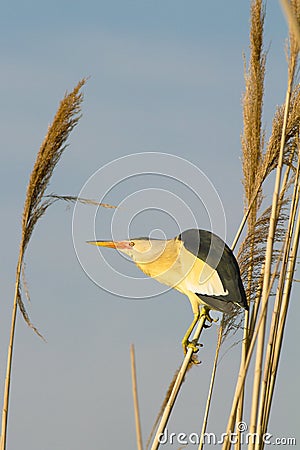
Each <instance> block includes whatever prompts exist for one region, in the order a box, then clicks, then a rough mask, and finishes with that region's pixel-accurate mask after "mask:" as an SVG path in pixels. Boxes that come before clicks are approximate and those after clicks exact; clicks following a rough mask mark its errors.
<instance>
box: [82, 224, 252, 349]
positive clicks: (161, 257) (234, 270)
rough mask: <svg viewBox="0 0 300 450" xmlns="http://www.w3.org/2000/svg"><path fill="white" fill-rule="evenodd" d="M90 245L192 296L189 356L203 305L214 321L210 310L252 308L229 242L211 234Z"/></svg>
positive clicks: (185, 342) (186, 233)
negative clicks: (108, 249) (110, 250)
mask: <svg viewBox="0 0 300 450" xmlns="http://www.w3.org/2000/svg"><path fill="white" fill-rule="evenodd" d="M88 243H90V244H94V245H97V246H101V247H111V248H116V249H118V250H120V251H121V252H124V253H126V254H127V255H128V256H130V258H132V259H133V261H134V262H135V264H136V265H137V266H138V267H139V268H140V269H141V270H142V271H143V272H144V273H145V274H146V275H148V276H150V277H152V278H154V279H155V280H157V281H159V282H160V283H163V284H165V285H167V286H170V287H172V288H174V289H176V290H177V291H179V292H181V293H183V294H185V295H187V296H188V298H189V300H190V302H191V305H192V310H193V313H194V320H193V321H192V323H191V325H190V326H189V328H188V330H187V332H186V334H185V336H184V338H183V340H182V346H183V350H184V352H185V353H186V349H187V347H188V346H189V345H191V346H192V347H193V344H191V343H190V342H189V337H190V335H191V333H192V331H193V329H194V327H195V325H196V323H197V322H198V320H199V318H200V310H199V307H200V306H201V305H202V306H203V310H202V311H201V314H203V313H204V314H205V315H206V318H207V319H208V320H209V321H210V322H211V321H212V319H211V317H210V315H209V310H210V309H212V310H216V311H221V312H226V313H228V312H230V311H231V310H232V309H233V304H236V305H239V306H241V307H243V308H245V309H248V304H247V300H246V295H245V290H244V287H243V283H242V280H241V275H240V270H239V266H238V263H237V261H236V259H235V257H234V255H233V253H232V251H231V250H230V248H229V247H228V246H227V245H226V244H225V242H224V241H223V240H222V239H221V238H219V237H218V236H217V235H215V234H214V233H211V232H210V231H206V230H196V229H192V230H187V231H184V232H183V233H181V234H179V235H178V236H176V237H175V238H173V239H168V240H161V239H150V238H147V237H145V238H144V237H142V238H135V239H130V240H125V241H88ZM193 348H194V347H193ZM194 350H195V351H196V348H194Z"/></svg>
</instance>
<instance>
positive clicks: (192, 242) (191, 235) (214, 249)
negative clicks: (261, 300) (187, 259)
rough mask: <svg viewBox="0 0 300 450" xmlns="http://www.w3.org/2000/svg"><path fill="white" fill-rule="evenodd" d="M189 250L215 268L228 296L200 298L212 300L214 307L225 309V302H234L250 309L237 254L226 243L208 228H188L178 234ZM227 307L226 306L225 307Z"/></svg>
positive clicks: (207, 300) (202, 296)
mask: <svg viewBox="0 0 300 450" xmlns="http://www.w3.org/2000/svg"><path fill="white" fill-rule="evenodd" d="M178 239H179V240H181V241H182V242H183V245H184V247H185V249H186V250H187V251H189V252H190V253H192V254H193V255H194V256H196V257H197V258H199V259H200V260H201V261H204V262H205V263H206V264H208V265H209V266H210V267H212V268H213V269H215V270H216V271H217V273H218V275H219V277H220V279H221V282H222V284H223V287H224V290H226V291H228V295H226V296H222V297H221V296H214V295H209V296H208V295H201V294H199V293H198V294H197V295H198V296H199V297H200V299H203V300H204V301H206V302H207V303H209V301H210V302H211V306H212V307H213V308H214V309H219V310H221V311H222V310H223V308H222V304H223V305H224V306H225V304H224V302H226V303H228V302H232V303H235V304H238V305H240V306H242V307H244V308H245V309H248V304H247V299H246V294H245V290H244V286H243V283H242V280H241V275H240V269H239V266H238V263H237V261H236V259H235V256H234V254H233V252H232V251H231V249H230V248H229V247H228V245H226V243H225V242H224V241H223V240H222V239H221V238H220V237H219V236H217V235H216V234H214V233H211V232H210V231H207V230H197V229H191V230H186V231H184V232H183V233H181V234H180V235H179V236H178ZM224 309H225V308H224Z"/></svg>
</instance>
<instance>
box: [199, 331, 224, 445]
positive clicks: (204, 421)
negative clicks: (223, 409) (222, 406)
mask: <svg viewBox="0 0 300 450" xmlns="http://www.w3.org/2000/svg"><path fill="white" fill-rule="evenodd" d="M222 332H223V327H222V324H221V325H220V328H219V333H218V341H217V347H216V354H215V359H214V365H213V370H212V374H211V379H210V385H209V391H208V396H207V400H206V407H205V413H204V418H203V423H202V430H201V436H200V443H199V447H198V450H202V449H203V445H204V433H205V432H206V427H207V421H208V414H209V409H210V404H211V399H212V392H213V387H214V383H215V377H216V372H217V365H218V360H219V352H220V347H221V341H222Z"/></svg>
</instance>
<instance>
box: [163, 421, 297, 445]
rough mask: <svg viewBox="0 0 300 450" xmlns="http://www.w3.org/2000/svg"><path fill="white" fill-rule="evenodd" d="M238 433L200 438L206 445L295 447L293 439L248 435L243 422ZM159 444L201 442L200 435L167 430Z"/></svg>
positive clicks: (256, 434)
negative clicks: (229, 444) (238, 444)
mask: <svg viewBox="0 0 300 450" xmlns="http://www.w3.org/2000/svg"><path fill="white" fill-rule="evenodd" d="M237 427H238V430H239V431H240V433H239V435H238V433H230V434H229V435H227V433H221V434H220V435H217V434H216V433H204V434H203V436H202V439H203V443H204V444H206V445H222V444H224V442H225V441H226V439H228V441H229V442H230V443H231V444H236V443H237V442H238V439H240V443H241V444H242V445H243V444H245V445H248V444H258V443H261V442H262V443H263V444H264V445H279V446H280V445H282V446H295V447H296V438H295V437H291V436H289V437H283V436H281V437H276V436H274V435H273V434H272V433H264V434H263V435H262V436H260V435H259V434H258V433H250V432H248V431H247V430H248V425H247V424H246V423H245V422H240V423H239V424H238V426H237ZM158 440H159V443H160V444H161V445H165V444H169V445H199V444H200V441H201V435H200V434H198V433H190V434H187V433H182V432H180V433H169V431H168V429H166V430H165V431H164V433H161V435H160V436H159V439H158Z"/></svg>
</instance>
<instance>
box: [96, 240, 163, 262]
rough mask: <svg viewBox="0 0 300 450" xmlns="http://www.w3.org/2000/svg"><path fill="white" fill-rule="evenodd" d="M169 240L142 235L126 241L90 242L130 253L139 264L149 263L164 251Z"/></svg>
mask: <svg viewBox="0 0 300 450" xmlns="http://www.w3.org/2000/svg"><path fill="white" fill-rule="evenodd" d="M167 242H168V241H166V240H162V239H150V238H148V237H142V238H133V239H130V240H126V241H88V244H92V245H97V246H98V247H108V248H115V249H117V250H120V251H121V252H123V253H125V254H126V255H128V256H129V257H130V258H132V259H133V261H134V262H135V263H137V264H148V263H151V262H153V261H155V260H156V259H157V258H159V257H160V256H161V255H162V254H163V253H164V251H165V249H166V246H167Z"/></svg>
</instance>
